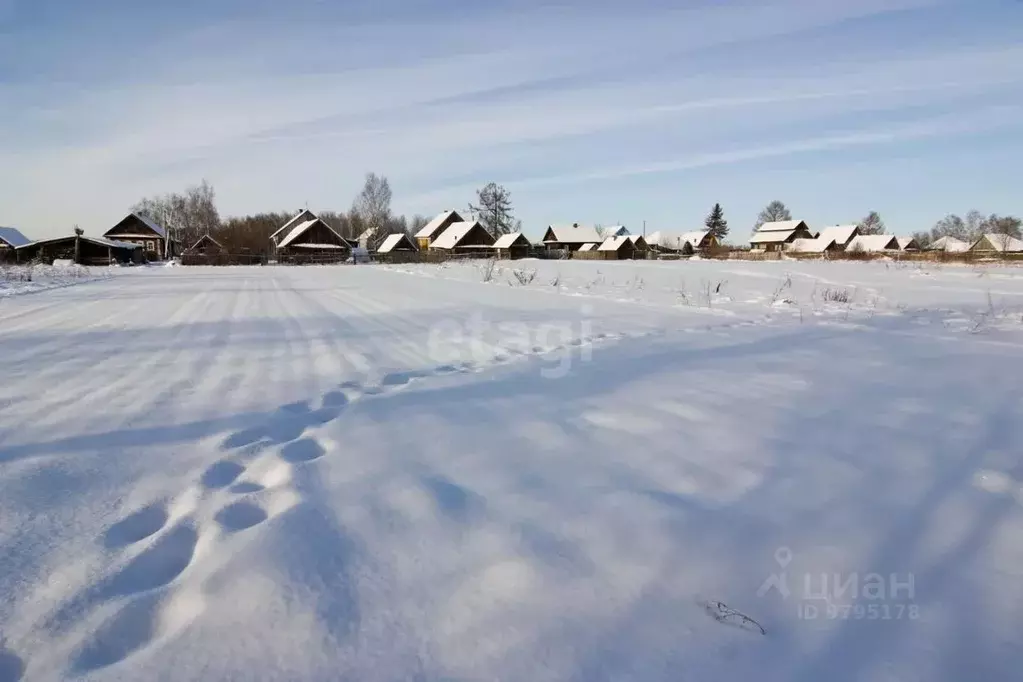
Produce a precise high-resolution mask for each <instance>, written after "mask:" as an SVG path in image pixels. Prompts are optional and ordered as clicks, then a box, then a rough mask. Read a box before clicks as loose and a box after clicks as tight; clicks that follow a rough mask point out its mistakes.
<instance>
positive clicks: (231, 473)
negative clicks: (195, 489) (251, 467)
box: [201, 459, 245, 489]
mask: <svg viewBox="0 0 1023 682" xmlns="http://www.w3.org/2000/svg"><path fill="white" fill-rule="evenodd" d="M243 473H245V467H243V466H242V465H241V464H238V463H237V462H232V461H231V460H229V459H223V460H220V461H219V462H216V463H215V464H213V465H212V466H211V467H210V468H209V469H207V470H206V471H205V472H204V473H203V475H202V479H201V480H202V484H203V486H204V487H206V488H209V489H219V488H226V487H227V486H229V485H231V484H232V483H234V482H235V481H236V480H238V477H239V476H241V475H242V474H243Z"/></svg>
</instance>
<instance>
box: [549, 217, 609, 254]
mask: <svg viewBox="0 0 1023 682" xmlns="http://www.w3.org/2000/svg"><path fill="white" fill-rule="evenodd" d="M541 241H542V242H543V245H544V246H545V247H547V249H549V250H554V249H557V250H564V251H578V250H579V249H580V248H581V247H582V246H583V245H584V244H601V243H602V242H603V241H604V240H603V239H601V238H600V235H599V234H597V230H596V229H595V228H592V227H585V226H582V225H580V224H579V223H573V224H571V225H550V226H548V227H547V231H546V232H545V233H544V235H543V239H542V240H541Z"/></svg>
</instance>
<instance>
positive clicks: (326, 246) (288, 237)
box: [275, 217, 357, 263]
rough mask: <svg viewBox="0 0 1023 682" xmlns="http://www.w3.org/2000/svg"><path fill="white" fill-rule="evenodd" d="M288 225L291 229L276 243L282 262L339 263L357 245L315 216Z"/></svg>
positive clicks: (290, 222) (278, 257)
mask: <svg viewBox="0 0 1023 682" xmlns="http://www.w3.org/2000/svg"><path fill="white" fill-rule="evenodd" d="M289 225H292V227H291V229H289V230H288V231H287V233H286V234H284V236H283V237H280V238H279V239H280V241H279V242H278V243H277V244H276V251H277V259H278V260H281V261H284V262H290V263H340V262H343V261H344V260H346V259H347V258H348V257H349V256H350V255H351V254H352V249H353V248H354V247H356V246H357V244H355V243H353V242H351V241H349V240H347V239H345V238H344V237H342V236H341V235H340V234H339V233H338V232H337V231H336V230H335V229H334V228H333V227H331V226H330V225H328V224H327V223H326V222H324V221H323V220H322V219H320V218H317V217H313V218H312V219H310V220H305V221H303V222H300V223H298V224H295V221H294V220H292V221H289ZM275 235H276V233H275Z"/></svg>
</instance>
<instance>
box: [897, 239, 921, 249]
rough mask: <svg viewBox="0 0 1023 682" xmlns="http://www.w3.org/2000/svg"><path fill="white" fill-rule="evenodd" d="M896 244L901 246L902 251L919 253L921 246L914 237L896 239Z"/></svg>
mask: <svg viewBox="0 0 1023 682" xmlns="http://www.w3.org/2000/svg"><path fill="white" fill-rule="evenodd" d="M895 241H896V243H897V244H898V245H899V250H900V251H919V250H920V244H919V242H917V240H915V239H913V238H912V237H896V238H895Z"/></svg>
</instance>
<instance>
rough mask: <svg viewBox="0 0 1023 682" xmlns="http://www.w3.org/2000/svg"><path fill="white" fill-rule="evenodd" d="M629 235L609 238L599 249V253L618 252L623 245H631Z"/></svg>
mask: <svg viewBox="0 0 1023 682" xmlns="http://www.w3.org/2000/svg"><path fill="white" fill-rule="evenodd" d="M630 242H631V240H630V239H629V237H628V235H622V236H620V237H608V238H607V239H605V240H604V243H603V244H601V245H600V246H599V247H597V251H617V250H618V249H619V248H621V247H622V245H624V244H627V243H630Z"/></svg>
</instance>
